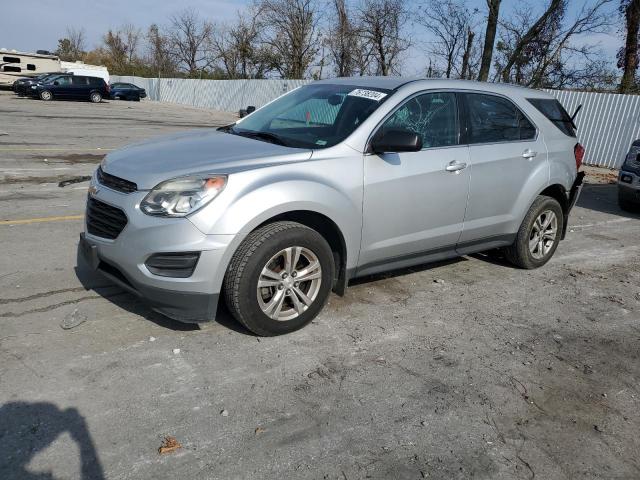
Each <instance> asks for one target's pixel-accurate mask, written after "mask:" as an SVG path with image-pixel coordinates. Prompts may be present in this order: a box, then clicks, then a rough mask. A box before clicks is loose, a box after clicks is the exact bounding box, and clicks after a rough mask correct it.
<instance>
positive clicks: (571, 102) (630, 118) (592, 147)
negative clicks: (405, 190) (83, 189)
mask: <svg viewBox="0 0 640 480" xmlns="http://www.w3.org/2000/svg"><path fill="white" fill-rule="evenodd" d="M114 82H129V83H134V84H136V85H138V86H140V87H142V88H144V89H145V90H146V91H147V94H148V97H149V98H150V99H151V100H155V101H160V102H170V103H179V104H182V105H191V106H194V107H201V108H211V109H213V110H221V111H227V112H237V111H238V110H240V109H241V108H246V107H247V106H249V105H253V106H255V107H261V106H262V105H264V104H266V103H268V102H270V101H271V100H273V99H275V98H277V97H279V96H280V95H282V94H284V93H286V92H288V91H290V90H293V89H294V88H297V87H299V86H301V85H306V84H307V83H310V80H273V79H269V80H196V79H183V78H161V79H158V78H143V77H125V76H115V75H112V76H111V83H114ZM547 92H549V93H551V94H552V95H553V96H555V97H556V98H557V99H558V100H559V101H560V103H562V105H563V106H564V108H565V109H566V110H567V111H568V112H569V113H570V114H572V113H573V112H574V111H575V109H576V108H577V107H578V105H582V111H581V112H580V113H579V114H578V117H577V119H576V124H577V126H578V139H579V140H580V142H581V143H582V144H583V145H584V146H585V149H586V154H585V159H584V162H585V163H586V164H589V165H598V166H602V167H610V168H618V167H620V165H622V162H623V161H624V157H625V155H626V153H627V150H628V149H629V146H630V145H631V142H633V140H635V139H637V138H640V95H618V94H614V93H590V92H572V91H568V90H547Z"/></svg>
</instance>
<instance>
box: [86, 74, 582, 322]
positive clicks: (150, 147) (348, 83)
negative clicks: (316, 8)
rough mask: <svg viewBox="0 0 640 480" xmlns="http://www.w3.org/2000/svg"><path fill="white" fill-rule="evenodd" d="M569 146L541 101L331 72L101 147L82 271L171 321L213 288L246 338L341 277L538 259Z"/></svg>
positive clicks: (190, 318) (573, 170)
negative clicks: (267, 99)
mask: <svg viewBox="0 0 640 480" xmlns="http://www.w3.org/2000/svg"><path fill="white" fill-rule="evenodd" d="M583 154H584V149H583V148H582V146H580V144H578V143H577V142H576V138H575V130H574V125H573V122H572V120H571V118H570V117H569V116H568V114H567V113H566V112H565V111H564V109H563V108H562V107H561V106H560V104H559V103H558V102H557V101H556V100H555V99H554V98H553V97H551V96H550V95H548V94H546V93H543V92H540V91H536V90H528V89H524V88H519V87H514V86H508V85H499V84H488V83H477V82H466V81H451V80H407V79H402V78H388V77H386V78H361V77H359V78H342V79H333V80H324V81H319V82H315V83H312V84H310V85H307V86H304V87H301V88H298V89H296V90H294V91H292V92H289V93H288V94H286V95H284V96H282V97H280V98H278V99H277V100H275V101H273V102H271V103H269V104H267V105H266V106H264V107H262V108H261V109H259V110H257V111H255V112H253V113H252V114H251V115H249V116H247V117H245V118H243V119H241V120H240V121H238V122H236V123H235V124H233V125H229V126H227V127H223V128H220V129H218V130H217V131H211V130H206V131H205V130H198V131H192V132H186V133H181V134H178V135H174V136H171V137H164V138H156V139H153V140H150V141H147V142H143V143H139V144H135V145H131V146H128V147H125V148H123V149H121V150H119V151H115V152H113V153H110V154H109V155H108V156H107V157H106V158H105V160H104V161H103V163H102V164H101V166H100V168H99V169H98V170H97V171H96V173H95V175H94V176H93V179H92V181H91V186H90V188H89V197H88V200H87V212H86V228H85V232H84V234H82V235H81V241H80V245H79V250H80V253H81V254H82V258H84V259H86V260H87V261H88V263H89V265H90V266H91V267H92V268H94V269H97V270H98V271H100V272H101V273H103V274H104V275H106V276H107V277H109V278H110V279H111V280H113V281H114V282H116V283H118V284H119V285H120V286H122V287H124V288H126V289H128V290H130V291H132V292H134V293H136V294H137V295H139V296H140V297H142V298H144V299H146V300H147V301H148V302H150V304H151V305H152V306H153V308H155V309H156V310H157V311H159V312H161V313H162V314H164V315H166V316H168V317H171V318H173V319H176V320H180V321H185V322H201V321H205V320H211V319H213V318H215V315H216V310H217V307H218V300H219V297H220V296H221V295H222V296H223V297H224V299H225V300H226V304H227V306H228V308H229V310H230V311H231V313H232V314H233V316H234V317H235V318H236V319H237V320H238V321H239V322H241V323H242V324H243V325H244V326H246V327H247V328H248V329H249V330H251V331H253V332H255V333H256V334H258V335H278V334H283V333H287V332H291V331H294V330H296V329H299V328H301V327H303V326H304V325H306V324H307V323H309V322H310V321H311V320H312V319H313V318H314V317H315V316H316V315H318V313H319V312H320V310H321V309H322V308H323V306H324V304H325V302H326V300H327V297H328V295H329V294H330V292H331V291H334V292H335V293H337V294H338V295H342V294H344V291H345V288H346V286H347V285H348V283H349V281H350V280H352V279H354V278H355V277H361V276H364V275H370V274H374V273H378V272H382V271H386V270H391V269H397V268H402V267H408V266H411V265H416V264H421V263H425V262H431V261H435V260H442V259H445V258H450V257H455V256H459V255H466V254H470V253H473V252H479V251H483V250H489V249H495V248H504V251H505V254H506V257H507V258H508V259H509V260H510V261H511V262H513V263H514V264H515V265H517V266H519V267H522V268H536V267H540V266H542V265H544V264H545V263H546V262H547V261H548V260H549V259H550V258H551V256H552V255H553V253H554V251H555V250H556V247H557V246H558V242H559V241H560V239H561V238H563V236H564V234H565V231H566V226H567V217H568V215H569V211H570V210H571V207H572V206H573V204H574V203H575V201H576V199H577V196H578V194H579V191H580V186H581V183H582V174H578V173H577V172H578V168H579V166H580V163H581V161H582V156H583Z"/></svg>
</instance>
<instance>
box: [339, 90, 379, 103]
mask: <svg viewBox="0 0 640 480" xmlns="http://www.w3.org/2000/svg"><path fill="white" fill-rule="evenodd" d="M347 95H349V96H350V97H360V98H368V99H369V100H375V101H376V102H379V101H380V100H382V99H383V98H384V97H386V96H387V94H386V93H382V92H376V91H375V90H365V89H363V88H356V89H355V90H352V91H350V92H349V93H348V94H347Z"/></svg>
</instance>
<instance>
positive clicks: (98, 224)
mask: <svg viewBox="0 0 640 480" xmlns="http://www.w3.org/2000/svg"><path fill="white" fill-rule="evenodd" d="M126 224H127V216H126V215H125V214H124V212H123V211H122V210H120V209H119V208H116V207H112V206H111V205H107V204H106V203H104V202H101V201H100V200H96V199H95V198H89V199H88V200H87V231H88V232H89V233H90V234H91V235H95V236H96V237H102V238H108V239H110V240H114V239H116V238H118V235H120V232H122V230H123V229H124V227H125V225H126Z"/></svg>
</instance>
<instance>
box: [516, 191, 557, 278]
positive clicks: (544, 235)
mask: <svg viewBox="0 0 640 480" xmlns="http://www.w3.org/2000/svg"><path fill="white" fill-rule="evenodd" d="M563 225H564V214H563V212H562V207H561V206H560V204H559V203H558V201H557V200H556V199H554V198H551V197H545V196H540V197H538V198H536V200H535V201H534V202H533V204H532V205H531V208H529V211H528V212H527V215H526V216H525V217H524V220H523V221H522V225H521V226H520V229H519V230H518V234H517V235H516V240H515V242H514V243H513V245H511V246H509V247H507V248H506V249H505V256H506V257H507V260H509V261H510V262H511V263H513V264H514V265H516V266H517V267H520V268H525V269H533V268H538V267H541V266H543V265H544V264H545V263H547V262H548V261H549V260H550V259H551V257H552V256H553V254H554V253H555V251H556V248H558V243H560V236H561V235H562V229H563Z"/></svg>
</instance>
